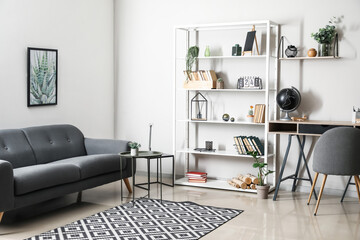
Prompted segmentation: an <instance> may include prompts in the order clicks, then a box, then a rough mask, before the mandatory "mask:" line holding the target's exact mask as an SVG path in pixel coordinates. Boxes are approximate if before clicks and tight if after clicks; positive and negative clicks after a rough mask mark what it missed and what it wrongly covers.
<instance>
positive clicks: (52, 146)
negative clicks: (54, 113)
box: [22, 125, 86, 164]
mask: <svg viewBox="0 0 360 240" xmlns="http://www.w3.org/2000/svg"><path fill="white" fill-rule="evenodd" d="M22 131H23V132H24V134H25V136H26V138H27V140H28V142H29V144H30V146H31V148H32V150H33V151H34V155H35V159H36V163H37V164H44V163H48V162H53V161H57V160H60V159H65V158H71V157H77V156H84V155H86V150H85V145H84V135H83V134H82V132H81V131H80V130H79V129H78V128H76V127H74V126H72V125H48V126H39V127H29V128H23V129H22Z"/></svg>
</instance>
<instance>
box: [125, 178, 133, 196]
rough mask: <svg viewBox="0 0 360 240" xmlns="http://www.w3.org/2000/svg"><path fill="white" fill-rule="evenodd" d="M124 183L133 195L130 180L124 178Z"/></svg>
mask: <svg viewBox="0 0 360 240" xmlns="http://www.w3.org/2000/svg"><path fill="white" fill-rule="evenodd" d="M124 183H125V185H126V188H127V190H128V191H129V193H132V190H131V186H130V182H129V179H128V178H124Z"/></svg>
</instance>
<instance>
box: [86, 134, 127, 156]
mask: <svg viewBox="0 0 360 240" xmlns="http://www.w3.org/2000/svg"><path fill="white" fill-rule="evenodd" d="M128 144H129V141H124V140H111V139H92V138H85V148H86V152H87V154H88V155H92V154H102V153H113V154H118V153H120V152H125V151H130V147H129V145H128Z"/></svg>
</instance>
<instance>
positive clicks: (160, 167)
mask: <svg viewBox="0 0 360 240" xmlns="http://www.w3.org/2000/svg"><path fill="white" fill-rule="evenodd" d="M162 185H163V183H162V158H160V202H161V203H162Z"/></svg>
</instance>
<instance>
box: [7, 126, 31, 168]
mask: <svg viewBox="0 0 360 240" xmlns="http://www.w3.org/2000/svg"><path fill="white" fill-rule="evenodd" d="M0 159H1V160H6V161H8V162H10V163H11V165H12V166H13V168H18V167H25V166H30V165H35V164H36V159H35V156H34V153H33V151H32V149H31V147H30V145H29V142H28V140H27V139H26V137H25V134H24V133H23V131H21V130H20V129H8V130H0Z"/></svg>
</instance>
